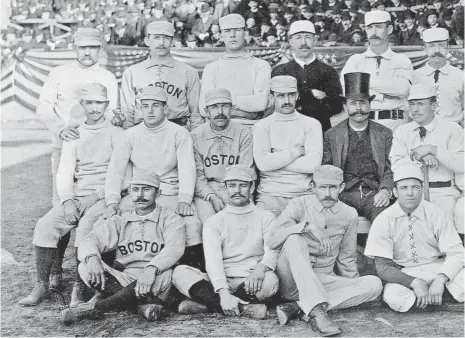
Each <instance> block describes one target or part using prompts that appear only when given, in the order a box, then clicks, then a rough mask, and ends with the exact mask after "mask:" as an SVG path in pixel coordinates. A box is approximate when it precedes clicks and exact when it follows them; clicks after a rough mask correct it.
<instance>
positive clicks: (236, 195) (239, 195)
mask: <svg viewBox="0 0 465 338" xmlns="http://www.w3.org/2000/svg"><path fill="white" fill-rule="evenodd" d="M232 197H245V196H244V195H241V194H234V195H232Z"/></svg>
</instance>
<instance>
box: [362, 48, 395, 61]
mask: <svg viewBox="0 0 465 338" xmlns="http://www.w3.org/2000/svg"><path fill="white" fill-rule="evenodd" d="M365 55H366V56H368V57H372V58H374V57H377V56H382V57H383V58H384V59H387V60H390V59H391V58H392V49H391V47H388V49H387V50H386V51H385V52H384V53H383V54H381V55H376V54H375V53H374V52H373V51H372V50H371V49H370V48H368V49H367V51H366V52H365Z"/></svg>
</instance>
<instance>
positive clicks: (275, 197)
mask: <svg viewBox="0 0 465 338" xmlns="http://www.w3.org/2000/svg"><path fill="white" fill-rule="evenodd" d="M271 95H272V99H273V100H274V106H275V112H274V113H273V114H272V115H270V116H268V117H266V118H264V119H263V120H260V121H258V122H257V123H256V124H255V126H254V130H253V140H254V141H253V156H254V160H255V163H256V165H257V167H258V169H259V170H260V184H259V186H258V189H257V192H258V193H257V207H259V208H262V209H265V210H270V211H271V212H273V213H274V214H276V215H279V214H280V213H281V212H282V211H283V210H284V208H285V207H286V205H287V204H288V203H289V201H290V200H291V199H292V198H294V197H299V196H303V195H308V194H309V193H310V192H311V188H310V182H311V181H312V176H313V171H314V170H315V168H316V167H317V166H319V165H321V158H322V155H323V135H322V129H321V124H320V122H318V121H317V120H316V119H314V118H312V117H308V116H305V115H302V114H300V113H298V112H297V111H296V110H295V106H296V101H297V98H298V96H299V94H298V92H297V80H296V79H295V78H294V77H292V76H287V75H280V76H275V77H274V78H272V79H271Z"/></svg>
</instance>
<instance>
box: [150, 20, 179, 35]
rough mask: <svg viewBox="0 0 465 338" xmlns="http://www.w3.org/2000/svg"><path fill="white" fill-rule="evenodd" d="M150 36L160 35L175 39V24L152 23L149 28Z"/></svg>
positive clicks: (165, 22)
mask: <svg viewBox="0 0 465 338" xmlns="http://www.w3.org/2000/svg"><path fill="white" fill-rule="evenodd" d="M149 34H160V35H166V36H170V37H173V36H174V27H173V24H172V23H170V22H168V21H164V20H160V21H152V22H151V23H149V24H148V26H147V35H149Z"/></svg>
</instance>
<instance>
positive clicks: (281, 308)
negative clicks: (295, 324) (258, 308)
mask: <svg viewBox="0 0 465 338" xmlns="http://www.w3.org/2000/svg"><path fill="white" fill-rule="evenodd" d="M299 312H300V308H299V306H298V305H297V303H296V302H292V303H284V304H280V305H278V306H277V307H276V314H277V315H278V321H279V324H281V325H286V324H287V323H288V322H289V321H290V320H291V319H294V318H297V316H298V314H299Z"/></svg>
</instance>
